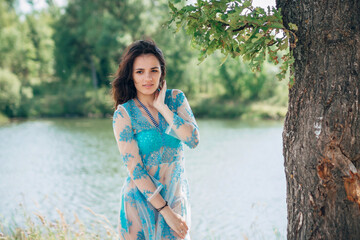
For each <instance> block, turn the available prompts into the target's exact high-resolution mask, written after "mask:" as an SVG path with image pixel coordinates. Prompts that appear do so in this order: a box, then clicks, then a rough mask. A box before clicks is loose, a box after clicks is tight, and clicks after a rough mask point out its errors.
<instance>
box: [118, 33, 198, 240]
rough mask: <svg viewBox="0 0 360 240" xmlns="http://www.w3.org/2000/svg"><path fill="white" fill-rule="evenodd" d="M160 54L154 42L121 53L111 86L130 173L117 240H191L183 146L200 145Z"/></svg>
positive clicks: (189, 114) (120, 144) (122, 151)
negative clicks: (167, 78) (170, 86)
mask: <svg viewBox="0 0 360 240" xmlns="http://www.w3.org/2000/svg"><path fill="white" fill-rule="evenodd" d="M165 74H166V66H165V60H164V56H163V54H162V51H161V50H160V49H159V48H158V47H157V46H156V45H155V43H154V42H153V41H142V40H141V41H136V42H134V43H132V44H131V45H130V46H128V48H127V49H126V50H125V53H124V54H123V56H122V60H121V63H120V65H119V68H118V70H117V72H116V75H115V79H114V81H113V83H112V97H113V100H114V102H115V111H114V116H113V129H114V135H115V138H116V141H117V145H118V148H119V151H120V155H121V156H122V159H123V161H124V163H125V166H126V167H127V170H128V177H127V178H126V180H125V183H124V185H123V187H122V190H121V201H120V214H119V217H120V218H119V233H120V237H121V239H126V240H128V239H149V240H158V239H159V240H160V239H190V234H189V230H190V224H191V219H190V218H191V213H190V205H189V197H190V195H189V186H188V181H187V177H186V173H185V158H184V154H183V143H185V144H186V145H187V146H189V147H190V148H195V147H196V146H197V145H198V144H199V140H200V135H199V128H198V126H197V124H196V121H195V118H194V115H193V113H192V111H191V109H190V106H189V103H188V101H187V99H186V97H185V95H184V93H183V92H182V91H180V90H178V89H166V81H165Z"/></svg>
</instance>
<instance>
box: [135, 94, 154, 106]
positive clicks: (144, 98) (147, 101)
mask: <svg viewBox="0 0 360 240" xmlns="http://www.w3.org/2000/svg"><path fill="white" fill-rule="evenodd" d="M137 98H138V99H139V100H140V102H141V103H142V104H144V105H145V106H146V107H152V106H153V103H154V98H155V95H154V94H151V95H144V94H141V93H139V92H138V93H137Z"/></svg>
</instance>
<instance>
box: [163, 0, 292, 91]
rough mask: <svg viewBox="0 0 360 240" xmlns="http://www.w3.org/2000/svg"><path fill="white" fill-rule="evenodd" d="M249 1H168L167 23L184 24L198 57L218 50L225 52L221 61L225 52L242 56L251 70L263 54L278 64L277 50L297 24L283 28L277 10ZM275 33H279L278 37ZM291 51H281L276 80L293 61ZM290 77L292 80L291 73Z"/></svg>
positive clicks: (263, 59) (285, 42)
mask: <svg viewBox="0 0 360 240" xmlns="http://www.w3.org/2000/svg"><path fill="white" fill-rule="evenodd" d="M175 2H180V1H179V0H177V1H175ZM251 4H252V0H243V1H233V0H222V1H218V0H209V1H202V0H198V1H197V2H196V3H195V4H193V5H186V6H183V5H182V6H181V7H179V8H177V7H175V5H174V4H173V3H172V2H171V1H169V7H170V9H171V11H172V12H171V14H172V18H171V20H170V21H169V23H172V22H176V26H177V27H178V28H180V27H181V26H182V25H185V27H186V32H187V33H188V34H189V35H191V36H192V40H193V42H194V43H195V45H196V46H198V47H200V48H201V54H200V57H199V59H200V60H203V59H205V58H206V57H207V55H210V54H212V53H213V52H214V51H215V50H216V49H220V50H221V52H222V53H223V54H224V55H225V58H224V60H223V61H225V60H226V59H227V57H228V55H230V56H231V57H233V58H236V57H238V56H242V57H243V60H245V61H250V66H251V67H252V68H253V70H257V71H260V68H261V65H262V64H263V63H264V61H265V60H266V55H267V54H268V55H269V56H270V58H269V59H270V61H271V62H273V63H274V64H278V63H279V57H278V56H277V53H278V52H280V51H282V50H287V49H288V44H289V38H290V37H294V38H295V39H296V35H295V34H294V33H293V31H296V30H297V26H296V25H294V24H290V28H291V30H293V31H289V30H287V29H286V28H285V27H284V25H283V24H282V16H281V13H280V9H279V10H278V9H276V8H275V7H272V8H271V9H270V7H268V9H267V11H265V10H264V9H263V8H261V7H252V5H251ZM280 31H281V32H280ZM279 33H283V35H282V36H281V37H279ZM295 42H296V41H295ZM291 54H292V52H287V53H285V54H284V53H282V55H283V56H282V57H281V59H282V65H281V67H280V69H281V72H280V73H278V74H277V77H278V78H279V79H280V80H281V79H283V78H285V75H286V72H287V70H288V68H289V66H292V64H293V62H294V59H293V57H292V55H291ZM290 80H291V81H293V76H292V77H290ZM291 84H292V82H291V83H290V85H291Z"/></svg>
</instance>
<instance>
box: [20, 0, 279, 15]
mask: <svg viewBox="0 0 360 240" xmlns="http://www.w3.org/2000/svg"><path fill="white" fill-rule="evenodd" d="M19 2H20V6H19V7H20V11H21V12H22V13H29V12H30V11H31V5H30V4H28V3H27V1H26V0H19ZM33 2H34V9H35V10H40V9H42V8H44V7H46V2H45V0H33ZM54 2H55V3H56V4H57V5H59V6H65V5H66V3H67V0H54ZM253 6H254V7H262V8H265V10H266V8H267V6H274V7H275V0H253Z"/></svg>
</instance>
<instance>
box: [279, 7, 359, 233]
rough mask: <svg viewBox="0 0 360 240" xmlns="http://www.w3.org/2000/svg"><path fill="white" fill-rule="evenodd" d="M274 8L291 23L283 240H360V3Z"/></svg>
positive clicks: (285, 137) (285, 140) (284, 141)
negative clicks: (295, 28) (291, 75)
mask: <svg viewBox="0 0 360 240" xmlns="http://www.w3.org/2000/svg"><path fill="white" fill-rule="evenodd" d="M276 4H277V8H281V12H282V15H283V21H284V25H285V26H286V27H288V23H290V22H291V23H295V24H296V25H297V26H298V31H297V32H296V35H297V37H298V42H297V44H296V47H295V48H294V49H293V50H294V57H295V63H294V66H295V71H294V74H295V83H294V85H293V87H292V88H291V89H290V90H289V108H288V112H287V115H286V119H285V124H284V131H283V155H284V159H285V173H286V179H287V206H288V239H291V240H293V239H337V240H338V239H339V240H340V239H346V240H348V239H360V175H359V168H360V108H359V101H360V67H359V65H360V36H359V35H360V1H359V0H342V1H340V0H328V1H326V0H320V1H313V0H296V1H295V0H276Z"/></svg>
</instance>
